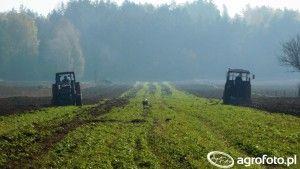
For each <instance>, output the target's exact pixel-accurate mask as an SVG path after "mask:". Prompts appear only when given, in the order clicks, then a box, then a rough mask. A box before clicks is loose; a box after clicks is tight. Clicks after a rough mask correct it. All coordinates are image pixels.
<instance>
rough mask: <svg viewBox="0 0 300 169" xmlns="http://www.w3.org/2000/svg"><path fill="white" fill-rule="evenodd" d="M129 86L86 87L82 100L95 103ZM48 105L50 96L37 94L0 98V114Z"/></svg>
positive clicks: (115, 95)
mask: <svg viewBox="0 0 300 169" xmlns="http://www.w3.org/2000/svg"><path fill="white" fill-rule="evenodd" d="M129 88H130V86H128V85H111V86H98V87H91V88H86V89H83V91H82V95H83V96H82V97H83V100H82V102H83V104H85V105H88V104H96V103H98V102H99V101H100V100H103V99H112V98H116V97H119V96H120V95H121V94H122V93H124V92H125V91H127V90H129ZM27 92H28V90H27ZM32 96H34V97H32ZM50 106H51V96H48V97H41V96H40V95H39V94H37V95H33V94H31V95H30V96H20V97H8V98H0V115H11V114H19V113H24V112H29V111H32V110H37V109H41V108H44V107H50Z"/></svg>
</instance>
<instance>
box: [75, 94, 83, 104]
mask: <svg viewBox="0 0 300 169" xmlns="http://www.w3.org/2000/svg"><path fill="white" fill-rule="evenodd" d="M76 106H82V96H81V94H78V95H76Z"/></svg>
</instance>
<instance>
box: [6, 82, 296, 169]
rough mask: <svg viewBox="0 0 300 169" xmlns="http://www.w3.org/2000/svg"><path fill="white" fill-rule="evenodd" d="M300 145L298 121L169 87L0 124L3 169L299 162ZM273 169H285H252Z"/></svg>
mask: <svg viewBox="0 0 300 169" xmlns="http://www.w3.org/2000/svg"><path fill="white" fill-rule="evenodd" d="M144 98H147V99H148V100H149V101H150V107H149V108H146V109H143V107H142V104H141V102H142V100H143V99H144ZM299 143H300V119H299V117H295V116H290V115H284V114H270V113H268V112H264V111H260V110H256V109H252V108H245V107H236V106H226V105H223V104H222V103H221V101H220V100H216V99H204V98H200V97H196V96H194V95H191V94H187V93H185V92H183V91H179V90H177V89H175V88H174V87H173V86H172V85H170V84H168V83H163V84H158V83H153V84H149V83H145V84H141V85H139V86H138V87H135V88H134V89H131V90H129V91H128V92H126V93H124V94H123V95H122V96H120V98H119V99H116V100H114V99H112V100H107V101H102V102H100V103H98V104H96V105H93V106H83V107H81V108H77V107H58V108H45V109H42V110H40V111H35V112H29V113H25V114H21V115H12V116H5V117H0V150H1V153H0V157H1V161H0V167H1V168H30V167H33V168H50V167H52V168H213V166H212V165H211V164H210V163H209V162H208V161H207V159H206V155H207V153H209V152H211V151H215V150H219V151H222V152H226V153H228V154H230V155H231V156H232V157H233V158H237V157H248V156H249V157H260V156H262V155H263V154H266V155H268V156H276V157H289V156H294V155H297V156H298V157H299V155H300V144H299ZM242 167H243V166H241V165H235V167H234V168H242ZM274 167H278V168H281V167H283V168H284V166H282V165H281V166H280V165H278V166H267V165H253V166H251V167H250V168H274ZM248 168H249V167H248ZM292 168H300V165H299V162H298V164H297V165H294V166H292Z"/></svg>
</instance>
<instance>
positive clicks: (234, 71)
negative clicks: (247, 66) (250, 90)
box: [228, 68, 250, 74]
mask: <svg viewBox="0 0 300 169" xmlns="http://www.w3.org/2000/svg"><path fill="white" fill-rule="evenodd" d="M228 73H247V74H250V72H249V71H248V70H244V69H230V68H229V69H228Z"/></svg>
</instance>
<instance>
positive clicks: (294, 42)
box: [279, 35, 300, 97]
mask: <svg viewBox="0 0 300 169" xmlns="http://www.w3.org/2000/svg"><path fill="white" fill-rule="evenodd" d="M279 59H280V62H281V63H282V64H283V65H286V66H290V67H292V68H294V69H295V70H296V71H300V35H297V36H296V37H295V38H293V39H291V40H289V41H287V42H285V43H283V44H282V53H281V55H280V58H279ZM298 97H300V84H299V86H298Z"/></svg>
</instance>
